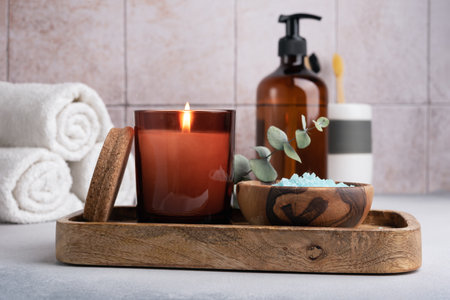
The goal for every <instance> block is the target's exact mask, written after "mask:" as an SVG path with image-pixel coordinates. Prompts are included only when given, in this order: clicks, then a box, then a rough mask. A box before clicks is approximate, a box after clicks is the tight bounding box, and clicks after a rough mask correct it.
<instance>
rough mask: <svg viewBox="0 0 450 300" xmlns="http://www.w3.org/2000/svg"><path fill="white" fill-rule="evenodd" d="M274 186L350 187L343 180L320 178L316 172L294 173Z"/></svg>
mask: <svg viewBox="0 0 450 300" xmlns="http://www.w3.org/2000/svg"><path fill="white" fill-rule="evenodd" d="M274 186H294V187H349V186H353V185H347V184H345V183H343V182H339V183H336V182H334V181H333V180H331V179H320V178H319V177H317V176H316V174H315V173H308V172H305V173H303V175H302V176H298V174H294V175H292V177H291V178H290V179H287V178H283V179H281V180H280V181H279V182H278V183H275V184H274Z"/></svg>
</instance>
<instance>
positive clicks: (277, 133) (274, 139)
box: [267, 126, 288, 150]
mask: <svg viewBox="0 0 450 300" xmlns="http://www.w3.org/2000/svg"><path fill="white" fill-rule="evenodd" d="M267 139H268V140H269V143H270V145H271V146H272V147H274V148H275V149H277V150H283V144H284V143H286V142H287V141H288V138H287V135H286V133H284V131H283V130H281V129H279V128H277V127H275V126H270V127H269V129H268V130H267Z"/></svg>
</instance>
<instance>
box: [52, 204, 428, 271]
mask: <svg viewBox="0 0 450 300" xmlns="http://www.w3.org/2000/svg"><path fill="white" fill-rule="evenodd" d="M135 213H136V212H135V208H131V207H128V208H127V207H115V208H114V212H113V215H112V217H111V218H112V220H114V221H110V222H107V223H104V222H83V221H82V218H81V215H80V214H79V213H78V214H74V215H71V216H68V217H66V218H62V219H60V220H58V221H57V224H56V257H57V259H58V260H59V261H61V262H64V263H69V264H78V265H103V266H139V267H163V268H193V269H223V270H255V271H286V272H320V273H360V274H361V273H362V274H369V273H370V274H372V273H373V274H386V273H402V272H409V271H413V270H416V269H418V268H419V267H420V266H421V260H422V252H421V233H420V225H419V223H418V222H417V221H416V219H415V218H414V217H413V216H411V215H409V214H406V213H402V212H394V211H371V212H370V213H369V215H368V217H367V218H366V221H365V223H364V224H362V225H360V226H359V227H357V228H331V227H327V228H325V227H321V228H320V227H297V226H254V225H247V224H242V223H239V224H235V225H195V224H157V223H136V221H135V220H136V218H135Z"/></svg>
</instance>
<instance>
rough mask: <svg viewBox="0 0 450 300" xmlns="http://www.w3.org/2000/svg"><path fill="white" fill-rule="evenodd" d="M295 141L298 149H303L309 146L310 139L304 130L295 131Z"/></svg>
mask: <svg viewBox="0 0 450 300" xmlns="http://www.w3.org/2000/svg"><path fill="white" fill-rule="evenodd" d="M295 139H296V140H297V147H298V148H299V149H305V148H306V147H308V146H309V144H311V138H310V137H309V135H308V133H307V132H306V131H304V130H300V129H297V130H296V131H295Z"/></svg>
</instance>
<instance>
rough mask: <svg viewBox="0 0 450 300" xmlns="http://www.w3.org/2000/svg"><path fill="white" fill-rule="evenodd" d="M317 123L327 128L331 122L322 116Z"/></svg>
mask: <svg viewBox="0 0 450 300" xmlns="http://www.w3.org/2000/svg"><path fill="white" fill-rule="evenodd" d="M317 123H318V124H320V127H322V128H325V127H327V126H328V124H330V120H328V119H327V118H325V117H320V118H318V119H317Z"/></svg>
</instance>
